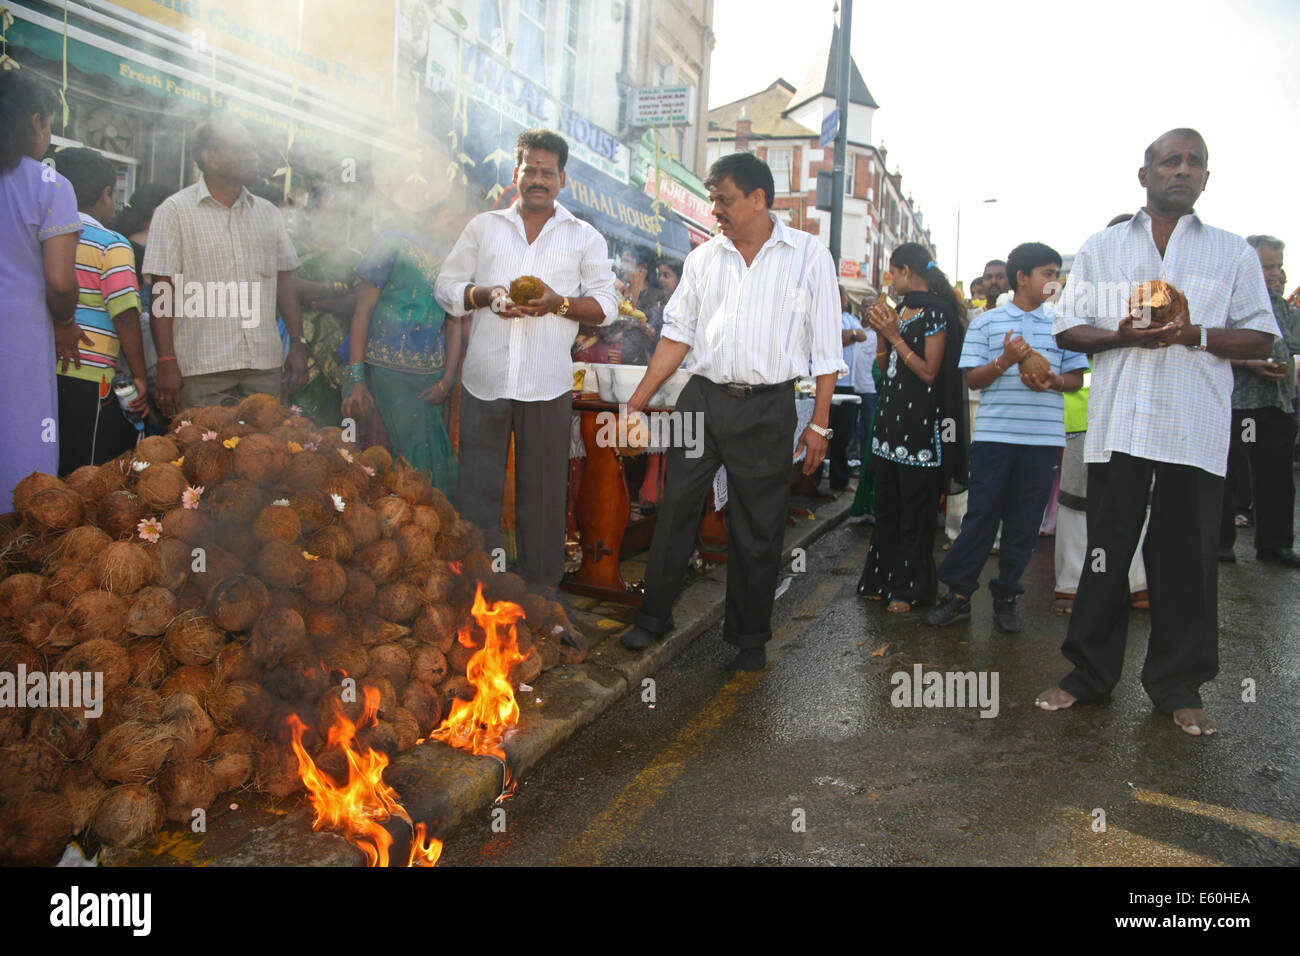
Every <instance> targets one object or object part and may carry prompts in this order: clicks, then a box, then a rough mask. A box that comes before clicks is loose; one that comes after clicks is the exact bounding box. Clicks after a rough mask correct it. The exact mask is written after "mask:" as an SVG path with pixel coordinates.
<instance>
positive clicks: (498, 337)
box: [434, 129, 618, 593]
mask: <svg viewBox="0 0 1300 956" xmlns="http://www.w3.org/2000/svg"><path fill="white" fill-rule="evenodd" d="M568 157H569V146H568V144H567V143H566V142H565V141H564V139H563V137H561V136H560V135H559V134H558V133H554V132H552V131H550V130H543V129H534V130H527V131H525V132H523V133H521V134H520V135H519V138H518V140H516V142H515V177H514V181H515V183H516V184H517V185H518V187H519V199H518V200H517V201H516V202H515V203H514V204H513V205H512V206H510V208H508V209H497V210H492V211H491V212H485V213H481V214H480V215H478V216H475V217H474V218H473V219H471V220H470V222H469V225H467V226H466V227H465V231H464V232H462V233H461V235H460V238H459V239H457V240H456V245H455V246H454V247H453V248H452V250H451V254H450V255H448V257H447V259H446V261H445V262H444V263H443V264H442V269H441V270H440V271H439V273H438V280H437V283H436V284H435V286H434V295H435V297H436V298H437V300H438V304H439V305H441V306H442V307H443V308H444V309H446V310H447V312H448V313H449V314H451V315H463V314H466V313H472V316H473V318H472V320H471V323H470V331H469V350H468V352H467V353H466V355H465V366H464V370H463V371H462V373H461V376H462V377H461V381H462V383H463V385H464V390H463V392H462V395H461V406H460V475H459V480H458V482H457V486H456V498H457V504H458V505H459V507H460V509H461V515H462V516H464V517H465V518H466V519H467V520H469V521H472V522H473V523H474V524H476V525H478V526H479V528H480V529H482V531H483V536H484V538H485V540H486V543H487V547H488V549H489V550H492V549H493V548H496V547H497V546H498V545H499V543H500V538H501V495H502V492H503V491H504V489H505V480H506V456H507V454H508V453H509V449H510V436H511V433H512V432H513V434H514V439H515V516H516V522H517V528H518V532H517V533H518V545H519V555H518V562H517V570H518V572H519V575H520V577H522V578H523V579H524V580H525V581H527V582H528V584H529V586H530V587H532V588H534V589H536V590H540V591H543V592H546V593H551V592H553V591H554V589H555V587H556V586H557V585H558V584H559V583H560V579H561V578H562V577H563V576H564V520H565V505H566V501H567V494H568V476H569V457H568V456H569V420H570V417H571V415H572V412H573V408H572V398H573V362H572V359H571V358H570V349H571V348H572V347H573V341H574V339H575V338H577V335H578V324H579V323H582V324H584V325H605V324H607V323H609V322H612V321H613V320H614V318H615V317H616V316H617V315H618V297H617V295H616V294H615V292H614V271H613V269H612V267H611V262H610V257H609V250H608V248H607V247H606V245H605V240H604V238H603V237H602V236H601V235H600V233H598V232H597V231H596V230H595V229H594V228H592V227H591V226H590V225H588V224H587V223H585V222H582V221H581V220H580V219H576V218H574V216H573V214H572V213H570V212H569V211H568V210H567V209H565V208H564V207H563V206H561V205H560V204H559V203H557V202H556V201H555V197H556V196H557V195H559V192H560V190H561V189H563V188H564V185H565V175H564V165H565V163H566V162H567V160H568ZM521 276H534V277H536V278H538V279H540V280H541V281H542V294H541V296H540V298H536V299H533V300H531V301H529V302H527V303H518V304H510V303H507V304H506V305H504V306H503V305H502V303H503V300H504V297H505V295H506V287H507V286H509V284H510V282H511V280H512V279H516V278H519V277H521Z"/></svg>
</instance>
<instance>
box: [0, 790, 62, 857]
mask: <svg viewBox="0 0 1300 956" xmlns="http://www.w3.org/2000/svg"><path fill="white" fill-rule="evenodd" d="M72 833H73V829H72V807H71V805H70V804H69V803H68V800H67V798H66V797H64V796H62V795H60V794H57V793H29V794H26V795H25V796H23V797H21V798H20V799H18V800H16V801H13V802H11V803H7V804H4V805H3V806H0V863H4V864H7V865H10V866H50V865H52V864H53V863H55V862H56V861H57V860H58V858H59V854H60V853H62V852H63V848H64V846H66V845H67V842H68V839H69V838H70V837H71V836H72Z"/></svg>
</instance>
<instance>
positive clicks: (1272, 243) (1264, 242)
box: [1246, 236, 1286, 252]
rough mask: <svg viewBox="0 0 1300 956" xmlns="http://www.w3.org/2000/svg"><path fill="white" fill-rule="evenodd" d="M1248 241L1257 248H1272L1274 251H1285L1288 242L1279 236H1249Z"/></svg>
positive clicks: (1252, 246)
mask: <svg viewBox="0 0 1300 956" xmlns="http://www.w3.org/2000/svg"><path fill="white" fill-rule="evenodd" d="M1246 242H1248V243H1249V244H1250V247H1251V248H1252V249H1255V250H1259V249H1272V250H1273V251H1274V252H1285V251H1286V243H1285V242H1283V241H1282V240H1281V239H1279V238H1277V236H1247V237H1246Z"/></svg>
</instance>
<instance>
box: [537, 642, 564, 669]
mask: <svg viewBox="0 0 1300 956" xmlns="http://www.w3.org/2000/svg"><path fill="white" fill-rule="evenodd" d="M535 652H536V654H537V655H538V657H540V658H541V661H542V671H543V672H546V671H549V670H550V669H551V668H552V667H559V666H560V665H561V664H563V663H564V655H563V654H562V653H561V652H560V645H559V643H558V642H556V641H553V640H551V639H550V638H549V637H539V638H538V639H537V643H536V645H535Z"/></svg>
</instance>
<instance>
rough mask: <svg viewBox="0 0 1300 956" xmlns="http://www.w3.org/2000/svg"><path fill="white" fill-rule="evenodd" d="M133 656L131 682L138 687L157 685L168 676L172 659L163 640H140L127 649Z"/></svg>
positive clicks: (131, 656)
mask: <svg viewBox="0 0 1300 956" xmlns="http://www.w3.org/2000/svg"><path fill="white" fill-rule="evenodd" d="M127 655H128V656H129V657H130V658H131V683H132V684H133V685H134V686H136V687H157V686H158V685H159V684H161V683H162V682H163V679H164V678H165V677H166V676H167V668H168V666H169V665H170V663H171V659H170V658H169V657H168V656H167V654H166V652H165V651H164V650H163V642H162V641H140V642H139V643H136V644H132V645H131V647H130V648H128V649H127Z"/></svg>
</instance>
